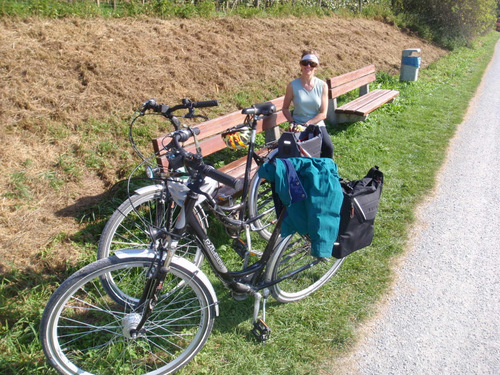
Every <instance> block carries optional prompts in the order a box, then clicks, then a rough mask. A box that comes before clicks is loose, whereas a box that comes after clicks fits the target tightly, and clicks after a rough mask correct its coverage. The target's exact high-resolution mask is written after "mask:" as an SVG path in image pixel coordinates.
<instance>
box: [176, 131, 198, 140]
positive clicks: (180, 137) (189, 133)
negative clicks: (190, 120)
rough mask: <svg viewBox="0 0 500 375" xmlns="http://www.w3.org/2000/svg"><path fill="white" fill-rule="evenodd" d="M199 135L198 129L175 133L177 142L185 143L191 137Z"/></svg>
mask: <svg viewBox="0 0 500 375" xmlns="http://www.w3.org/2000/svg"><path fill="white" fill-rule="evenodd" d="M193 133H194V134H195V135H198V134H200V128H190V129H181V130H177V131H176V132H175V136H176V138H177V141H178V142H186V141H187V140H188V139H189V138H191V136H192V135H193Z"/></svg>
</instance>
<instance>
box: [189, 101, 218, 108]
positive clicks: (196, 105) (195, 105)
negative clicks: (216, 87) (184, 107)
mask: <svg viewBox="0 0 500 375" xmlns="http://www.w3.org/2000/svg"><path fill="white" fill-rule="evenodd" d="M218 105H219V101H218V100H206V101H203V102H194V103H193V108H205V107H217V106H218Z"/></svg>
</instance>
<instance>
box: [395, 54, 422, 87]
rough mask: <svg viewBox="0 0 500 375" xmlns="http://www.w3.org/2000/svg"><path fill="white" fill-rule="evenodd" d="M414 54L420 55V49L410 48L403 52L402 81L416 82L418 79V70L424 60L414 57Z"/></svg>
mask: <svg viewBox="0 0 500 375" xmlns="http://www.w3.org/2000/svg"><path fill="white" fill-rule="evenodd" d="M414 53H420V48H409V49H405V50H403V56H402V58H401V73H400V75H399V80H400V81H416V80H417V79H418V70H419V69H420V63H421V61H422V58H421V57H420V56H412V54H414Z"/></svg>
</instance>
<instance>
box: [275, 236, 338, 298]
mask: <svg viewBox="0 0 500 375" xmlns="http://www.w3.org/2000/svg"><path fill="white" fill-rule="evenodd" d="M344 259H345V258H342V259H335V258H317V257H314V256H311V243H310V241H309V240H308V239H307V237H304V236H299V235H298V234H295V235H289V236H287V237H285V238H282V239H280V240H279V242H278V243H277V245H276V247H275V250H274V252H273V254H272V255H271V258H270V259H269V263H268V266H267V269H266V274H265V278H266V281H268V282H271V281H276V280H280V279H282V280H281V281H280V282H279V283H277V284H275V285H273V286H272V287H271V288H270V290H271V294H272V296H273V297H274V298H275V299H276V300H278V301H279V302H283V303H288V302H293V301H298V300H300V299H302V298H304V297H306V296H308V295H309V294H311V293H313V292H315V291H316V290H318V289H319V288H320V287H321V286H323V285H324V284H325V283H326V282H327V281H328V280H329V279H330V278H331V277H332V276H333V275H335V274H336V273H337V271H338V270H339V268H340V266H341V265H342V263H343V262H344Z"/></svg>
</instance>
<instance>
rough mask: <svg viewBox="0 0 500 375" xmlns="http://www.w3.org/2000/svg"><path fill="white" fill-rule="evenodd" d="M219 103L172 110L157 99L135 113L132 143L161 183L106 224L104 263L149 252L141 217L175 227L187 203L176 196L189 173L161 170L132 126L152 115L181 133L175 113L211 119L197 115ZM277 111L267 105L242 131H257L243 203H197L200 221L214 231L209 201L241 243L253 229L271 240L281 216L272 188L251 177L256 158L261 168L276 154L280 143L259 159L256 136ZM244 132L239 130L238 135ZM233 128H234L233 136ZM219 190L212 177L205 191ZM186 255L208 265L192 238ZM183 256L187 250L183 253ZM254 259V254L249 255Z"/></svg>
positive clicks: (186, 242)
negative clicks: (126, 253)
mask: <svg viewBox="0 0 500 375" xmlns="http://www.w3.org/2000/svg"><path fill="white" fill-rule="evenodd" d="M216 105H218V102H217V101H215V100H210V101H203V102H191V101H190V100H188V99H183V100H182V104H180V105H176V106H172V107H170V106H167V105H162V104H157V103H156V101H155V100H154V99H150V100H148V101H147V102H145V103H143V104H142V106H141V107H140V108H139V109H138V110H137V111H136V112H135V114H134V116H133V117H132V120H131V122H130V126H129V139H130V143H131V145H132V147H133V148H134V150H135V151H136V153H137V154H138V155H139V157H140V158H141V159H142V160H143V164H144V165H145V166H146V169H147V170H148V172H149V173H148V174H149V176H150V178H151V179H152V180H153V181H154V182H155V183H154V184H150V185H148V186H145V187H141V188H140V189H137V190H136V191H135V194H133V195H131V196H130V197H129V198H128V199H126V200H125V201H124V202H123V203H122V204H121V205H120V206H119V207H118V209H117V210H116V211H115V212H114V213H113V214H112V215H111V217H110V218H109V220H108V222H107V223H106V225H105V227H104V229H103V231H102V233H101V237H100V240H99V244H98V250H97V257H98V259H103V258H106V257H108V256H109V255H111V254H112V253H113V252H114V251H116V250H119V249H122V248H143V247H146V246H150V243H149V241H150V236H149V235H148V233H147V232H145V231H144V229H145V228H147V227H145V226H144V225H141V219H140V218H141V217H146V216H149V218H150V221H151V222H153V223H154V224H155V226H157V227H167V228H171V227H172V225H173V223H174V222H175V217H176V216H177V214H178V211H179V206H178V205H177V204H175V201H176V200H177V201H181V200H182V199H173V197H174V196H176V195H179V194H180V196H181V197H182V191H183V190H186V189H187V188H186V186H185V182H186V180H185V179H182V178H183V177H185V176H183V174H184V172H183V169H182V166H180V167H179V168H180V169H173V170H172V171H171V173H169V175H165V173H164V171H162V170H161V169H160V168H158V167H157V166H156V164H155V163H154V159H155V158H156V156H157V155H155V156H154V157H149V158H146V157H144V155H143V154H142V153H141V152H140V151H139V150H138V149H137V147H136V146H135V142H134V139H133V132H132V127H133V125H134V123H135V122H136V120H137V119H138V118H140V117H142V116H144V115H146V114H158V115H160V116H162V117H164V118H166V119H168V120H169V121H170V123H171V124H172V125H173V127H174V129H175V130H179V129H180V127H181V125H180V121H179V119H178V117H177V116H175V112H176V111H178V110H182V109H187V110H188V113H187V114H185V115H183V116H181V118H188V119H193V118H196V117H201V118H203V119H207V117H205V116H201V115H196V114H195V113H194V110H195V108H204V107H211V106H216ZM274 111H275V107H274V106H272V105H267V106H266V110H265V112H262V114H260V115H256V114H248V115H247V118H246V119H245V122H244V123H243V124H242V125H241V127H248V128H250V129H251V136H250V140H249V142H248V152H247V163H246V169H245V177H244V179H243V182H242V184H243V185H242V186H243V187H242V189H243V194H242V198H241V201H240V202H239V203H237V204H233V203H232V201H231V202H230V203H229V204H226V205H219V204H217V203H216V202H215V201H214V200H213V199H206V197H205V196H201V197H200V199H199V201H198V204H197V205H196V215H197V218H198V221H199V222H200V223H201V224H202V225H203V226H204V227H205V229H206V228H207V227H208V221H207V220H206V217H207V215H206V213H205V211H204V209H203V207H202V203H204V202H206V206H208V208H209V209H210V211H211V212H215V213H216V214H217V215H221V214H222V220H223V223H224V225H225V227H226V228H227V231H228V232H230V235H231V236H232V237H233V238H235V239H237V238H238V237H239V234H240V232H241V231H242V230H245V231H246V236H247V238H248V236H249V231H248V230H250V231H254V232H257V233H259V234H260V235H261V236H262V237H263V238H264V239H266V240H268V239H269V238H270V236H271V232H272V230H271V229H272V228H273V225H274V223H275V222H276V220H277V218H276V215H275V213H274V203H273V200H272V196H271V188H270V185H269V184H268V183H267V182H266V181H265V180H262V179H260V178H258V176H257V175H255V176H253V177H252V178H251V179H250V169H251V163H252V158H253V159H255V160H257V162H258V164H261V163H263V162H264V161H266V160H268V159H269V158H270V157H272V156H273V155H274V154H275V152H276V151H275V150H274V149H275V145H268V148H269V153H268V155H266V156H265V157H264V158H261V157H259V156H258V155H257V154H256V153H255V152H254V150H255V134H256V125H257V122H258V121H259V120H260V119H261V118H263V117H264V116H268V115H270V114H272V113H274ZM238 130H239V129H234V131H235V132H236V131H238ZM230 131H231V130H229V132H230ZM216 188H217V183H216V181H214V180H212V179H207V182H206V184H205V185H204V186H203V187H202V190H203V191H204V192H206V193H207V194H208V195H212V193H214V191H215V190H216ZM182 245H183V250H182V252H183V256H185V257H187V258H188V259H190V260H191V261H193V262H194V263H195V264H197V265H199V264H200V262H201V261H202V259H203V258H202V257H201V252H200V251H199V249H198V248H197V246H196V244H195V243H194V242H193V241H192V239H191V238H190V237H189V236H188V237H186V238H185V239H184V243H183V244H182ZM235 245H236V246H237V247H236V248H237V250H239V253H240V255H241V256H242V257H243V258H244V257H245V250H244V247H245V245H244V243H243V241H235ZM178 253H179V254H180V253H181V249H179V250H178ZM247 256H248V255H247Z"/></svg>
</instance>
